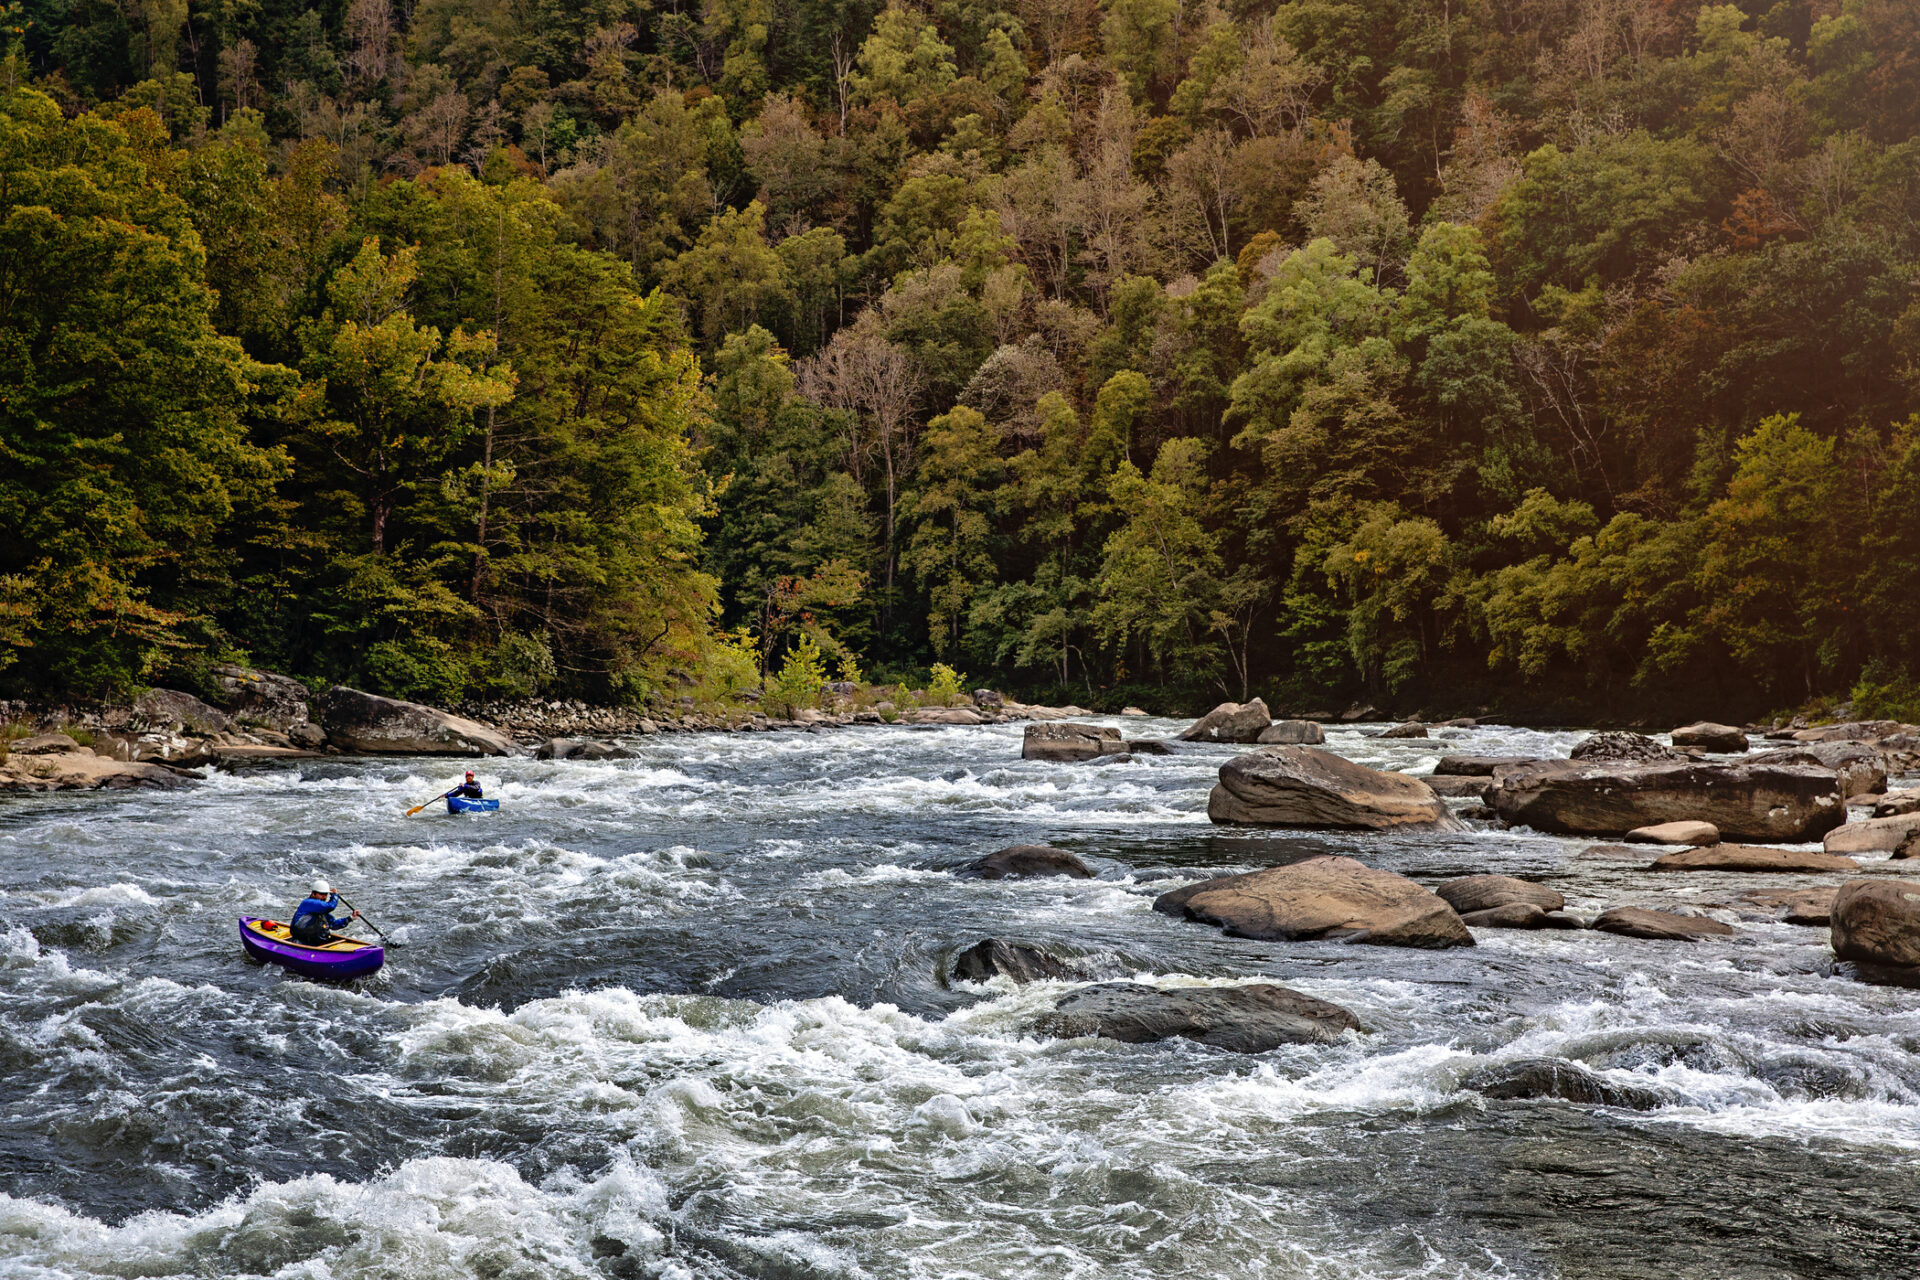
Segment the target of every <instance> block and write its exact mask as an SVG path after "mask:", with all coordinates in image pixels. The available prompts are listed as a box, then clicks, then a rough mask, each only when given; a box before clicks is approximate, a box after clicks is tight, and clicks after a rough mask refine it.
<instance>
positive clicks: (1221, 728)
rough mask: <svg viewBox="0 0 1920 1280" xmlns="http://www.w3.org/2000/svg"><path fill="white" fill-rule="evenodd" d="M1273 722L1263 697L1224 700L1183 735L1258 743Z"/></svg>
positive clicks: (1189, 738)
mask: <svg viewBox="0 0 1920 1280" xmlns="http://www.w3.org/2000/svg"><path fill="white" fill-rule="evenodd" d="M1272 724H1273V716H1272V714H1271V713H1270V712H1268V710H1267V704H1266V703H1265V702H1264V701H1262V700H1261V699H1259V698H1255V699H1254V700H1253V701H1252V702H1223V703H1221V704H1220V705H1219V706H1217V707H1215V708H1214V709H1213V710H1211V711H1209V712H1207V714H1205V715H1204V716H1201V717H1200V718H1199V719H1198V720H1195V721H1194V722H1193V723H1192V724H1191V725H1190V726H1188V728H1187V731H1186V732H1185V733H1182V734H1181V735H1180V740H1181V741H1182V742H1258V741H1260V735H1261V734H1263V733H1265V732H1266V731H1267V729H1268V727H1269V726H1271V725H1272Z"/></svg>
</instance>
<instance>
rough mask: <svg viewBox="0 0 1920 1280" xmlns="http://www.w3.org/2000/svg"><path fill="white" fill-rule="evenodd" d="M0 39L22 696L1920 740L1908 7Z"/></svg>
mask: <svg viewBox="0 0 1920 1280" xmlns="http://www.w3.org/2000/svg"><path fill="white" fill-rule="evenodd" d="M4 16H5V20H6V23H5V25H6V27H7V34H6V37H5V38H6V40H7V41H8V49H7V54H6V58H5V61H4V64H3V65H0V219H3V221H0V692H6V693H11V694H14V695H16V696H18V695H27V696H105V695H109V694H115V693H120V692H124V691H126V690H128V689H131V688H135V687H138V686H141V685H144V684H150V683H158V682H162V681H165V682H168V683H172V684H174V685H176V686H181V687H190V686H191V685H192V683H193V681H194V678H195V672H197V671H200V670H203V669H204V668H205V667H206V666H207V664H210V663H213V662H219V661H228V660H234V659H242V660H247V661H251V662H254V663H257V664H259V665H262V666H266V667H271V668H274V669H277V670H284V671H288V672H291V673H294V674H297V675H301V676H305V677H311V678H315V679H325V680H329V681H337V682H341V683H346V684H352V685H356V686H358V687H362V688H366V689H369V690H373V691H377V692H383V693H389V694H393V695H397V696H402V697H411V698H418V699H423V700H427V701H436V702H450V701H456V700H459V699H463V698H478V697H499V696H515V697H523V696H532V695H539V696H568V697H583V698H588V699H593V700H616V701H629V702H644V701H646V700H648V699H650V698H655V697H659V696H662V695H665V694H668V693H673V694H678V693H679V692H681V691H682V690H684V689H686V688H689V687H691V688H695V689H698V690H701V691H703V693H704V694H705V695H706V696H711V697H716V698H725V697H728V696H734V695H737V694H739V693H740V692H741V691H743V690H746V689H749V688H751V687H752V686H753V685H755V684H757V683H758V682H759V681H760V679H761V678H762V676H763V675H764V674H765V673H766V672H767V671H768V669H769V668H770V667H771V668H778V667H779V666H780V665H781V664H782V662H783V661H784V660H785V657H786V655H787V654H788V653H789V652H792V651H794V650H796V648H800V649H801V650H802V651H803V652H804V653H806V654H807V655H808V658H807V660H808V661H809V662H812V661H814V659H813V658H812V653H813V651H814V650H815V648H816V647H817V649H818V650H819V652H820V653H821V654H822V655H824V656H823V658H822V659H820V661H821V662H823V663H824V664H825V665H827V666H829V667H832V666H837V667H838V669H839V671H840V673H841V674H842V675H843V676H844V677H846V678H855V679H862V678H864V679H871V680H876V681H878V680H895V679H899V680H914V679H923V678H924V673H925V671H926V669H927V667H928V665H929V664H931V663H934V662H942V663H945V664H947V665H948V666H949V667H952V668H958V669H960V670H963V671H965V672H967V673H969V674H970V675H971V677H972V681H973V682H974V683H994V684H997V685H1002V686H1005V687H1008V688H1010V689H1017V690H1022V691H1025V692H1027V693H1028V694H1029V695H1030V696H1035V697H1049V696H1051V697H1057V698H1060V699H1064V700H1078V701H1079V702H1081V703H1084V704H1085V705H1088V706H1099V707H1107V708H1109V709H1111V708H1117V707H1118V706H1120V705H1121V704H1122V703H1125V702H1134V703H1139V704H1140V705H1142V706H1146V707H1149V708H1152V709H1154V710H1188V709H1192V708H1193V707H1195V706H1196V705H1205V704H1210V703H1211V702H1213V701H1216V700H1218V699H1219V698H1221V697H1230V698H1233V699H1236V700H1238V699H1241V698H1243V697H1246V696H1248V695H1251V694H1255V693H1260V694H1264V695H1265V696H1266V697H1267V698H1268V699H1269V700H1270V701H1273V702H1275V703H1276V704H1277V705H1280V706H1324V707H1334V706H1340V705H1345V704H1346V703H1347V702H1349V701H1353V700H1363V701H1372V702H1378V703H1381V704H1383V705H1386V704H1391V705H1394V706H1398V707H1405V708H1411V707H1415V706H1423V707H1432V708H1435V709H1444V710H1454V709H1472V708H1476V707H1478V706H1489V707H1493V708H1496V709H1501V710H1504V711H1506V712H1508V713H1509V714H1531V715H1536V716H1548V715H1560V716H1564V717H1575V716H1579V717H1586V718H1589V719H1591V718H1607V717H1623V716H1631V715H1635V714H1642V713H1645V712H1647V711H1649V710H1656V709H1657V710H1658V711H1659V712H1660V713H1661V714H1662V715H1664V716H1665V717H1666V719H1667V720H1669V721H1673V722H1677V721H1678V720H1679V719H1680V718H1682V717H1684V716H1685V715H1687V714H1691V713H1693V712H1696V711H1697V712H1708V711H1711V712H1713V713H1716V714H1718V715H1720V716H1721V717H1723V718H1724V717H1726V716H1729V715H1737V714H1741V713H1745V714H1756V713H1758V712H1760V711H1763V710H1766V709H1769V708H1776V707H1782V706H1786V705H1790V704H1799V703H1804V702H1808V701H1817V700H1820V699H1840V698H1850V699H1851V700H1852V701H1853V702H1854V704H1855V713H1856V714H1858V715H1862V716H1870V715H1894V716H1898V717H1901V718H1905V719H1920V684H1916V678H1920V6H1916V5H1914V4H1912V3H1911V2H1910V0H1778V2H1777V3H1776V2H1774V0H1743V2H1742V3H1738V4H1720V5H1715V4H1700V3H1696V2H1695V0H1511V2H1509V0H1499V2H1496V0H1293V2H1291V3H1278V4H1276V3H1267V2H1263V0H1209V2H1208V3H1193V2H1191V0H1184V2H1183V0H1107V2H1106V3H1096V2H1095V0H1004V3H1000V4H996V3H993V2H992V0H925V2H924V3H919V4H909V3H894V4H891V5H886V6H884V7H883V6H882V5H880V4H877V3H871V2H868V0H780V3H773V2H772V0H708V2H707V3H706V4H705V5H704V6H702V5H700V4H696V3H691V2H690V0H689V2H688V3H678V2H675V0H584V2H578V3H575V2H569V3H560V2H559V0H418V2H417V3H413V4H405V3H396V2H390V0H325V2H323V3H318V4H312V3H310V0H15V2H14V3H12V4H11V5H9V6H7V7H6V9H5V11H4ZM948 674H949V675H951V674H952V673H951V672H949V673H948Z"/></svg>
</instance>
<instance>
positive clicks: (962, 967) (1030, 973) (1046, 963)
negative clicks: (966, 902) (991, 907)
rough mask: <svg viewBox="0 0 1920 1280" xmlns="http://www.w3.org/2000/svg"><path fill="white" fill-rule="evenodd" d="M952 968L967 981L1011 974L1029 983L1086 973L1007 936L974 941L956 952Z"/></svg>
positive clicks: (1073, 976)
mask: <svg viewBox="0 0 1920 1280" xmlns="http://www.w3.org/2000/svg"><path fill="white" fill-rule="evenodd" d="M950 972H951V973H952V975H953V977H955V978H957V979H959V980H960V981H963V982H985V981H987V979H989V978H994V977H1007V978H1011V979H1013V980H1014V981H1015V982H1021V983H1025V982H1040V981H1043V980H1046V979H1072V978H1080V977H1084V976H1085V975H1084V974H1082V973H1081V972H1080V971H1079V970H1078V969H1077V968H1075V967H1074V966H1073V965H1071V964H1069V963H1067V962H1066V961H1065V960H1062V959H1060V958H1059V957H1058V956H1055V955H1051V954H1049V953H1047V952H1045V951H1042V950H1041V949H1040V948H1038V947H1029V946H1026V945H1024V944H1022V943H1018V942H1008V941H1007V940H1006V939H1004V938H986V939H984V940H982V941H980V942H976V943H974V944H973V945H972V946H970V947H968V948H967V949H966V950H965V951H962V952H960V953H959V954H958V955H956V956H954V958H953V964H952V967H951V969H950Z"/></svg>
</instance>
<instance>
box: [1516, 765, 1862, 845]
mask: <svg viewBox="0 0 1920 1280" xmlns="http://www.w3.org/2000/svg"><path fill="white" fill-rule="evenodd" d="M1493 778H1494V790H1493V807H1494V809H1495V810H1496V811H1497V812H1498V813H1499V814H1500V816H1501V818H1502V819H1504V820H1505V821H1507V822H1510V823H1513V824H1515V825H1516V826H1529V827H1533V828H1535V829H1536V830H1540V831H1551V832H1558V833H1561V834H1566V835H1620V834H1624V833H1625V832H1628V831H1632V830H1635V829H1636V828H1640V827H1649V826H1655V825H1658V824H1661V823H1667V822H1680V821H1695V820H1697V821H1702V822H1710V823H1712V824H1713V826H1714V827H1715V828H1716V829H1718V831H1719V832H1720V836H1721V838H1722V839H1730V840H1752V841H1767V842H1778V843H1791V842H1798V841H1803V840H1815V839H1818V838H1819V837H1820V836H1821V835H1823V834H1825V833H1826V832H1827V831H1828V830H1830V829H1831V828H1833V827H1836V826H1838V825H1839V824H1840V823H1841V822H1843V821H1845V819H1846V807H1845V806H1844V805H1843V804H1842V803H1841V798H1840V791H1839V785H1838V781H1837V779H1836V777H1835V775H1834V773H1833V771H1832V770H1830V769H1821V768H1817V767H1814V766H1811V765H1797V764H1795V765H1768V764H1752V763H1746V762H1743V763H1737V764H1711V763H1704V762H1691V761H1689V762H1678V761H1674V762H1661V763H1652V764H1640V763H1616V762H1614V761H1611V760H1597V761H1596V760H1549V761H1540V762H1538V763H1534V764H1522V765H1508V766H1505V767H1503V768H1501V769H1499V770H1497V771H1496V772H1495V773H1494V775H1493Z"/></svg>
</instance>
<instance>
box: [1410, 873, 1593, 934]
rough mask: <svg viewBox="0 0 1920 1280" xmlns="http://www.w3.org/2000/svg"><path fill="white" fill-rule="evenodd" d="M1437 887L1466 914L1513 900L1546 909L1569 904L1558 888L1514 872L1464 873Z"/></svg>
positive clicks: (1558, 907) (1506, 903)
mask: <svg viewBox="0 0 1920 1280" xmlns="http://www.w3.org/2000/svg"><path fill="white" fill-rule="evenodd" d="M1433 891H1434V893H1435V894H1436V895H1437V896H1439V897H1440V898H1441V899H1442V900H1444V901H1445V902H1446V904H1447V905H1448V906H1450V907H1452V908H1453V909H1454V910H1455V911H1458V912H1459V913H1460V914H1461V915H1463V916H1464V915H1465V914H1466V913H1467V912H1469V911H1486V910H1488V909H1490V908H1493V907H1504V906H1509V905H1513V904H1525V905H1528V906H1534V907H1538V908H1539V909H1540V910H1541V911H1543V912H1546V911H1558V910H1560V909H1561V908H1563V907H1565V906H1566V905H1567V900H1566V898H1564V897H1563V896H1561V894H1560V893H1559V891H1558V890H1555V889H1549V888H1548V887H1547V886H1545V885H1543V884H1534V883H1533V882H1531V881H1528V880H1520V879H1516V878H1515V877H1513V876H1462V877H1460V878H1459V879H1457V880H1447V881H1443V882H1442V883H1440V884H1438V885H1435V886H1434V890H1433ZM1469 923H1471V921H1469Z"/></svg>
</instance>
